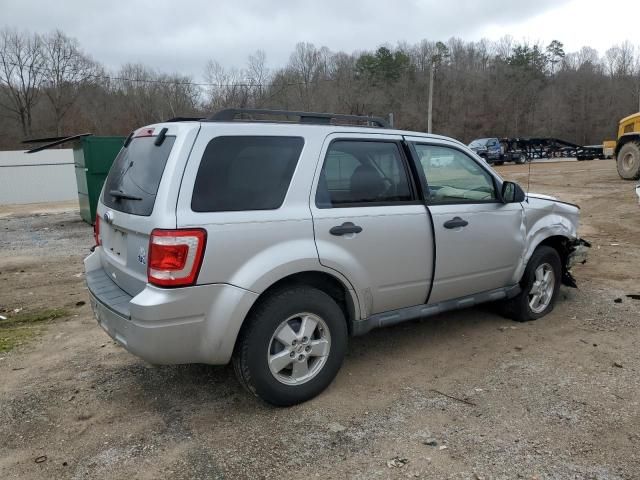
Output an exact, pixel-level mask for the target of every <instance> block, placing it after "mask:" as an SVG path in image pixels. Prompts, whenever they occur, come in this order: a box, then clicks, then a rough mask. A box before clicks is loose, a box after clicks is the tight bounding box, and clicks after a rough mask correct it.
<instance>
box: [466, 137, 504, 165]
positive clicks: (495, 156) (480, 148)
mask: <svg viewBox="0 0 640 480" xmlns="http://www.w3.org/2000/svg"><path fill="white" fill-rule="evenodd" d="M469 148H470V149H471V150H473V151H474V152H476V153H477V154H478V156H480V157H482V158H484V159H485V160H486V161H487V163H489V164H498V165H501V164H502V163H504V160H503V159H502V154H503V152H502V146H501V145H500V141H499V140H498V139H497V138H478V139H476V140H474V141H473V142H471V143H470V144H469Z"/></svg>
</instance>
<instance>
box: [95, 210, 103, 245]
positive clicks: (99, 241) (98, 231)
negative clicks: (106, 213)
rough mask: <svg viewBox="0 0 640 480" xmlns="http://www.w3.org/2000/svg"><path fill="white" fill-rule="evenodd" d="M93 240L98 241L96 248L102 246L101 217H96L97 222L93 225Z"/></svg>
mask: <svg viewBox="0 0 640 480" xmlns="http://www.w3.org/2000/svg"><path fill="white" fill-rule="evenodd" d="M93 238H94V239H95V241H96V246H100V245H102V240H101V239H100V215H96V221H95V222H94V223H93Z"/></svg>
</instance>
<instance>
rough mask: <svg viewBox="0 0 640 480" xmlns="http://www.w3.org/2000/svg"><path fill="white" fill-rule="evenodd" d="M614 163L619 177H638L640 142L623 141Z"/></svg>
mask: <svg viewBox="0 0 640 480" xmlns="http://www.w3.org/2000/svg"><path fill="white" fill-rule="evenodd" d="M616 164H617V166H618V175H620V178H623V179H625V180H638V179H640V143H639V142H627V143H625V144H624V145H623V146H622V148H621V149H620V151H619V152H618V158H617V159H616Z"/></svg>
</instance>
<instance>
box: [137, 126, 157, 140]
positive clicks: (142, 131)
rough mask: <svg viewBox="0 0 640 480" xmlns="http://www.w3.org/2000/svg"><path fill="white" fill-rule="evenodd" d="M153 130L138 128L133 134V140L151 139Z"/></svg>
mask: <svg viewBox="0 0 640 480" xmlns="http://www.w3.org/2000/svg"><path fill="white" fill-rule="evenodd" d="M154 131H155V128H139V129H138V130H136V131H135V132H134V133H133V138H140V137H153V132H154Z"/></svg>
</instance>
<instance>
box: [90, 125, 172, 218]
mask: <svg viewBox="0 0 640 480" xmlns="http://www.w3.org/2000/svg"><path fill="white" fill-rule="evenodd" d="M156 138H157V137H140V138H134V139H133V140H131V143H129V145H128V146H127V147H123V148H122V150H120V153H118V156H117V157H116V159H115V160H114V161H113V165H112V166H111V170H109V176H108V177H107V180H106V181H105V185H104V193H103V194H102V203H104V204H105V205H106V206H107V207H109V208H112V209H114V210H118V211H120V212H124V213H130V214H133V215H143V216H149V215H151V212H152V211H153V206H154V204H155V201H156V194H157V193H158V186H159V185H160V179H161V178H162V172H163V171H164V167H165V165H166V163H167V159H168V158H169V153H170V152H171V148H172V147H173V142H174V141H175V137H173V136H171V137H170V136H167V137H165V139H164V141H163V142H162V144H161V145H155V144H154V142H155V140H156Z"/></svg>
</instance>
